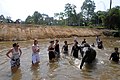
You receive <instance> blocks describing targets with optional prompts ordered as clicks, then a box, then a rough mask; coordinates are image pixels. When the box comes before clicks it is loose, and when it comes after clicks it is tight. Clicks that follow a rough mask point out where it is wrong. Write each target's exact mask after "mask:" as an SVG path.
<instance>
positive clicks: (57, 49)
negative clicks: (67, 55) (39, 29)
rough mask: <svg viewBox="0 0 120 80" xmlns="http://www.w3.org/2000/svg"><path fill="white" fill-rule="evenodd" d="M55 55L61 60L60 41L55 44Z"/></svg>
mask: <svg viewBox="0 0 120 80" xmlns="http://www.w3.org/2000/svg"><path fill="white" fill-rule="evenodd" d="M55 53H56V55H57V58H60V48H59V40H56V43H55Z"/></svg>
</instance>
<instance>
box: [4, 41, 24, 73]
mask: <svg viewBox="0 0 120 80" xmlns="http://www.w3.org/2000/svg"><path fill="white" fill-rule="evenodd" d="M10 53H12V55H11V56H10ZM21 54H22V51H21V49H20V47H19V45H18V43H14V44H13V48H11V49H10V50H9V51H8V52H7V53H6V55H7V57H8V58H10V59H11V61H10V63H11V70H12V72H13V71H16V69H18V68H19V66H20V57H21Z"/></svg>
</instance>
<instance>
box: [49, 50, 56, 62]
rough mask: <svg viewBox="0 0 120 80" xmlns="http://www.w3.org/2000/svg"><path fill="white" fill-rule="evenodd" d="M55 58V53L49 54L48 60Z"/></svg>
mask: <svg viewBox="0 0 120 80" xmlns="http://www.w3.org/2000/svg"><path fill="white" fill-rule="evenodd" d="M54 58H55V53H54V52H49V60H52V59H54Z"/></svg>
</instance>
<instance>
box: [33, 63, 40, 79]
mask: <svg viewBox="0 0 120 80" xmlns="http://www.w3.org/2000/svg"><path fill="white" fill-rule="evenodd" d="M31 72H32V80H40V78H41V77H40V66H39V64H36V65H31Z"/></svg>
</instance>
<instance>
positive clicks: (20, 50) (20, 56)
mask: <svg viewBox="0 0 120 80" xmlns="http://www.w3.org/2000/svg"><path fill="white" fill-rule="evenodd" d="M19 51H20V57H21V55H22V50H21V49H20V48H19Z"/></svg>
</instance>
